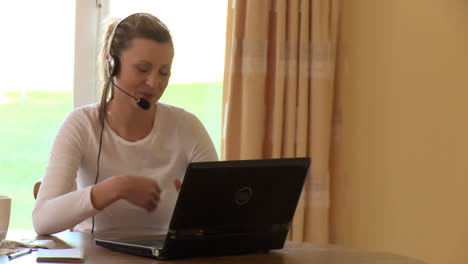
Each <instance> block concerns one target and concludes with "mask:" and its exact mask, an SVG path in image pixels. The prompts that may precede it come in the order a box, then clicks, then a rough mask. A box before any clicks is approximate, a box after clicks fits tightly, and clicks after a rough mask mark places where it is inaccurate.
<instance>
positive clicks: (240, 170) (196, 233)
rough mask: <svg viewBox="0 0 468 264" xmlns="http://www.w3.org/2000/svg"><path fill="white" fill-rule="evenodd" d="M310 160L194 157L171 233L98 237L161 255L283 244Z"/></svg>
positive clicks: (114, 246)
mask: <svg viewBox="0 0 468 264" xmlns="http://www.w3.org/2000/svg"><path fill="white" fill-rule="evenodd" d="M309 165H310V158H308V157H305V158H283V159H262V160H237V161H214V162H194V163H190V164H189V165H188V167H187V170H186V173H185V177H184V181H183V183H182V187H181V189H180V191H179V195H178V198H177V202H176V205H175V208H174V211H173V214H172V218H171V221H170V224H169V230H168V232H167V234H165V235H162V236H138V237H113V238H112V237H111V238H96V239H95V243H96V245H99V246H102V247H105V248H108V249H111V250H116V251H120V252H125V253H129V254H134V255H139V256H144V257H151V258H157V259H178V258H192V257H201V256H220V255H238V254H247V253H260V252H268V251H269V250H273V249H281V248H283V246H284V243H285V240H286V236H287V234H288V231H289V228H290V226H291V222H292V219H293V216H294V212H295V210H296V206H297V203H298V200H299V196H300V195H301V191H302V188H303V186H304V182H305V179H306V175H307V171H308V169H309Z"/></svg>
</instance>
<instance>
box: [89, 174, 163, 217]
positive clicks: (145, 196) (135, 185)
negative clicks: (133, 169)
mask: <svg viewBox="0 0 468 264" xmlns="http://www.w3.org/2000/svg"><path fill="white" fill-rule="evenodd" d="M160 196H161V188H160V187H159V184H158V183H157V182H156V181H155V180H153V179H150V178H147V177H143V176H133V175H127V176H118V177H113V178H110V179H107V180H105V181H103V182H100V183H98V184H96V185H94V186H93V187H92V188H91V203H92V204H93V207H94V208H95V209H97V210H102V209H104V208H106V207H107V206H109V205H110V204H112V203H113V202H115V201H117V200H119V199H125V200H127V201H128V202H129V203H131V204H134V205H136V206H139V207H142V208H144V209H146V210H147V211H148V212H152V211H154V210H155V209H156V208H157V207H158V203H159V200H160Z"/></svg>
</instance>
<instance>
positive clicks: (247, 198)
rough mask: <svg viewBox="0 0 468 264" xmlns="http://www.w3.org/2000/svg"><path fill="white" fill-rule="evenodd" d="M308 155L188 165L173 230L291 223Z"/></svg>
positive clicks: (210, 230)
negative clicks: (304, 156) (303, 156)
mask: <svg viewBox="0 0 468 264" xmlns="http://www.w3.org/2000/svg"><path fill="white" fill-rule="evenodd" d="M309 165H310V159H309V158H290V159H263V160H242V161H217V162H198V163H191V164H189V166H188V168H187V171H186V175H185V178H184V183H183V186H182V189H181V190H180V193H179V196H178V200H177V204H176V206H175V210H174V212H173V216H172V220H171V223H170V226H169V233H171V232H173V233H177V234H178V235H181V234H184V233H186V234H187V235H193V234H196V233H197V232H201V233H203V234H204V235H209V234H210V233H213V234H223V233H239V232H262V231H269V230H270V229H272V228H273V229H274V228H278V227H286V228H288V227H289V224H290V222H291V221H292V218H293V216H294V212H295V209H296V206H297V202H298V200H299V196H300V194H301V190H302V188H303V185H304V181H305V178H306V175H307V171H308V168H309Z"/></svg>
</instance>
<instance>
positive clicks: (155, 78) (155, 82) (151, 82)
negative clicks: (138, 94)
mask: <svg viewBox="0 0 468 264" xmlns="http://www.w3.org/2000/svg"><path fill="white" fill-rule="evenodd" d="M146 84H147V85H148V86H150V87H151V88H158V87H159V85H160V78H159V75H158V74H157V73H154V72H152V73H151V74H149V75H148V78H147V79H146Z"/></svg>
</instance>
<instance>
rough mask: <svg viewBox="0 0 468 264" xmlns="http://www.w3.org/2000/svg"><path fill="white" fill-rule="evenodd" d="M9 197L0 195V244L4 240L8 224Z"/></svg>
mask: <svg viewBox="0 0 468 264" xmlns="http://www.w3.org/2000/svg"><path fill="white" fill-rule="evenodd" d="M10 211H11V197H10V196H6V195H0V243H1V242H2V241H3V240H4V239H5V237H6V235H7V231H8V225H9V224H10Z"/></svg>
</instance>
